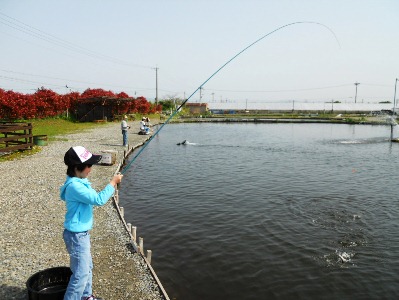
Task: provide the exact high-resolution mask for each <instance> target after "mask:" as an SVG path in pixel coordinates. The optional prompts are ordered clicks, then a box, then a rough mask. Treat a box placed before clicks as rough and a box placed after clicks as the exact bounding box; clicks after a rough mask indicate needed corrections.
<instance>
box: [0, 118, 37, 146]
mask: <svg viewBox="0 0 399 300" xmlns="http://www.w3.org/2000/svg"><path fill="white" fill-rule="evenodd" d="M32 129H33V126H32V123H4V122H3V123H0V152H12V151H15V150H27V149H32V147H33V133H32Z"/></svg>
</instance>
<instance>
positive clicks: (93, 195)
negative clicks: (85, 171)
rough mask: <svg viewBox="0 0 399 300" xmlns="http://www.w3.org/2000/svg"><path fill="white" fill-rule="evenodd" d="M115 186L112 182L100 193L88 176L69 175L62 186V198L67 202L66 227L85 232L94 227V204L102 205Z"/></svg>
mask: <svg viewBox="0 0 399 300" xmlns="http://www.w3.org/2000/svg"><path fill="white" fill-rule="evenodd" d="M114 191H115V188H114V187H113V186H112V185H111V184H107V186H106V187H105V188H104V189H103V190H102V191H101V192H99V193H97V191H96V190H95V189H93V188H92V187H91V183H90V182H89V181H88V180H87V178H83V179H82V178H78V177H69V176H67V178H66V181H65V183H64V185H63V186H61V188H60V197H61V200H64V201H65V202H66V210H67V211H66V214H65V222H64V227H65V229H67V230H69V231H71V232H84V231H87V230H90V229H92V227H93V206H94V205H95V206H102V205H104V204H105V203H107V201H108V199H109V198H111V196H112V194H113V193H114Z"/></svg>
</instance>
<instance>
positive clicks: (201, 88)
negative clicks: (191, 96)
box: [199, 86, 204, 104]
mask: <svg viewBox="0 0 399 300" xmlns="http://www.w3.org/2000/svg"><path fill="white" fill-rule="evenodd" d="M203 89H204V88H203V87H202V86H200V88H199V90H200V104H201V102H202V90H203Z"/></svg>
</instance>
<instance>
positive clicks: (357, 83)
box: [355, 82, 360, 103]
mask: <svg viewBox="0 0 399 300" xmlns="http://www.w3.org/2000/svg"><path fill="white" fill-rule="evenodd" d="M359 84H360V83H359V82H355V86H356V93H355V103H356V98H357V86H358V85H359Z"/></svg>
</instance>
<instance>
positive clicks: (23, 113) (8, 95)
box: [0, 87, 162, 120]
mask: <svg viewBox="0 0 399 300" xmlns="http://www.w3.org/2000/svg"><path fill="white" fill-rule="evenodd" d="M98 97H107V98H115V101H116V103H117V106H116V110H117V111H115V112H114V113H116V114H126V113H142V114H148V113H155V112H160V111H162V106H161V105H155V104H151V103H150V102H148V101H147V99H146V98H144V97H138V98H130V97H129V95H128V94H126V93H125V92H121V93H118V94H115V93H113V92H112V91H105V90H103V89H87V90H85V91H84V92H83V93H82V94H79V93H78V92H71V93H69V94H65V95H59V94H57V93H56V92H54V91H52V90H49V89H45V88H44V87H41V88H40V89H38V90H37V91H36V92H35V93H34V94H21V93H17V92H14V91H11V90H9V91H6V90H3V89H0V119H8V120H16V119H32V118H46V117H54V116H57V115H61V114H63V113H64V112H65V111H66V110H67V109H72V110H73V109H74V108H76V107H77V105H79V103H82V102H85V101H87V99H89V98H98ZM118 99H124V100H123V101H122V100H118ZM126 99H131V100H126Z"/></svg>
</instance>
